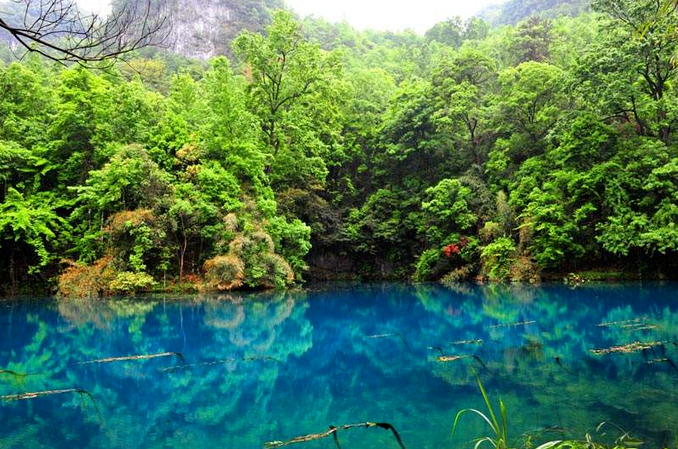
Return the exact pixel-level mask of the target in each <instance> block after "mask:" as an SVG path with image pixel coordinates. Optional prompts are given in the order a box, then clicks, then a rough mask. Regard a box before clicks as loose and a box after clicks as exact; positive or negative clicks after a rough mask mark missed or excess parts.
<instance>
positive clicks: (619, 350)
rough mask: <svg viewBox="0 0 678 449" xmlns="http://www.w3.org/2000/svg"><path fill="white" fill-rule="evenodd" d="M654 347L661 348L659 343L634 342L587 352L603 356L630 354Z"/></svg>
mask: <svg viewBox="0 0 678 449" xmlns="http://www.w3.org/2000/svg"><path fill="white" fill-rule="evenodd" d="M656 346H662V343H661V342H658V341H653V342H650V343H641V342H639V341H635V342H633V343H629V344H627V345H622V346H612V347H611V348H605V349H589V352H591V353H592V354H595V355H605V354H632V353H634V352H641V351H646V350H648V349H652V348H654V347H656Z"/></svg>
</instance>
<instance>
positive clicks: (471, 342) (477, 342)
mask: <svg viewBox="0 0 678 449" xmlns="http://www.w3.org/2000/svg"><path fill="white" fill-rule="evenodd" d="M450 344H451V345H455V346H459V345H482V344H483V340H458V341H453V342H452V343H450Z"/></svg>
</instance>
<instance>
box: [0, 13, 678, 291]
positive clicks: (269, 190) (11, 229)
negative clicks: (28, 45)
mask: <svg viewBox="0 0 678 449" xmlns="http://www.w3.org/2000/svg"><path fill="white" fill-rule="evenodd" d="M594 7H595V10H596V11H597V12H596V13H591V14H585V15H582V16H580V17H578V18H560V19H557V20H546V19H538V18H531V19H528V20H526V21H523V22H521V23H519V24H518V25H517V26H516V27H503V28H499V29H489V28H488V26H487V25H486V24H485V23H484V22H482V21H480V20H478V19H472V20H469V21H467V22H462V21H461V20H448V21H446V22H442V23H440V24H438V25H436V27H434V28H433V29H432V30H431V31H429V32H428V33H426V35H425V36H419V35H416V34H414V33H411V32H406V33H401V34H393V33H376V32H357V31H355V30H353V29H351V28H350V27H348V26H347V25H346V24H338V25H330V24H327V23H325V22H322V21H319V20H315V19H306V20H305V21H304V22H302V23H301V24H299V23H297V22H296V21H295V19H294V18H293V17H292V16H291V15H290V14H289V13H286V12H278V13H276V15H275V16H274V18H273V22H272V24H271V25H270V27H269V28H268V30H267V32H266V34H265V35H261V34H258V33H254V32H247V31H246V32H244V33H242V34H241V35H240V36H239V37H238V38H237V39H236V40H235V41H234V42H233V53H234V55H235V57H234V58H233V60H232V61H229V60H228V59H226V58H225V57H219V58H216V59H213V60H212V61H210V62H209V63H206V64H202V63H198V62H195V61H193V62H191V61H184V60H182V59H177V58H174V57H170V56H166V55H165V56H162V55H160V56H158V57H157V58H155V59H148V58H141V57H140V58H138V59H135V60H132V61H131V62H130V63H129V65H121V66H120V67H119V68H117V69H115V68H114V69H109V70H107V71H101V72H96V71H95V72H92V71H87V70H84V69H82V68H79V67H69V68H63V67H56V66H53V65H51V64H49V63H48V62H45V61H40V60H37V59H31V58H28V59H27V60H25V61H24V62H21V63H18V62H13V63H9V62H8V63H7V64H4V65H0V187H1V189H0V210H1V211H2V213H1V214H0V283H2V284H3V285H5V287H6V290H9V291H16V290H17V289H18V288H19V287H20V286H28V287H30V288H35V287H39V286H45V287H47V286H50V285H55V284H56V278H55V276H57V275H58V274H59V273H64V275H63V276H62V277H61V285H62V290H64V291H69V292H71V294H79V295H83V296H87V295H90V294H97V293H99V294H100V293H102V292H103V293H110V292H125V291H131V290H135V289H137V287H136V286H138V288H141V289H143V288H149V287H150V282H149V281H148V280H149V277H148V276H151V277H152V278H153V279H154V281H155V282H156V283H158V284H157V285H164V286H167V287H168V288H169V286H171V285H174V284H176V283H178V284H182V283H186V282H188V283H191V284H194V285H198V284H200V285H202V286H203V287H205V288H217V289H230V288H237V287H249V288H260V287H282V286H285V285H289V284H291V283H292V282H294V281H300V280H301V279H302V277H304V276H306V277H309V276H311V277H315V278H327V277H334V276H360V277H376V278H383V277H392V278H401V279H404V278H409V277H411V276H414V278H415V279H417V280H422V281H423V280H434V279H441V278H442V279H445V280H447V281H459V280H463V279H469V278H472V277H474V276H478V277H481V278H485V279H490V280H495V281H502V280H508V279H514V280H523V281H527V280H530V281H534V280H537V279H539V277H540V275H543V274H551V273H555V274H559V273H563V272H570V271H577V270H590V269H596V268H607V269H609V268H613V269H622V270H626V271H630V272H633V273H639V274H641V275H643V274H646V273H653V274H654V275H661V274H662V273H663V274H670V273H671V270H672V269H674V268H675V265H676V260H677V259H676V254H677V252H678V227H677V225H676V223H678V181H677V179H678V146H677V142H676V135H675V132H674V130H675V127H676V120H677V119H678V115H677V113H678V92H676V89H675V78H676V73H678V68H677V67H676V65H675V64H674V56H675V55H676V51H677V50H678V48H677V47H678V40H676V39H675V37H674V36H673V34H672V33H667V32H666V30H672V29H676V27H677V26H678V15H677V14H676V13H675V12H672V11H668V10H666V9H665V8H661V5H659V6H657V5H656V4H655V2H653V1H649V0H625V1H617V0H598V1H597V2H596V3H595V4H594ZM64 260H68V263H67V264H64V263H63V261H64ZM308 265H310V268H311V269H310V271H309V270H308V268H309V267H308ZM64 270H65V271H64ZM91 270H94V271H91ZM97 273H99V274H97ZM106 273H107V274H106ZM103 274H106V276H103ZM83 276H84V278H88V279H92V278H96V279H100V280H101V279H105V280H104V281H101V282H103V284H101V282H99V283H97V282H94V283H93V284H92V285H96V286H95V287H93V289H89V288H86V289H83V290H82V291H79V292H74V290H78V289H77V288H75V289H74V288H73V287H74V285H73V280H74V279H75V280H77V279H83ZM202 278H204V282H202V283H201V282H199V281H200V279H202ZM69 282H70V284H69ZM78 282H79V281H76V282H75V283H76V284H77V283H78ZM88 285H89V284H88Z"/></svg>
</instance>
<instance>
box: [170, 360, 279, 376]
mask: <svg viewBox="0 0 678 449" xmlns="http://www.w3.org/2000/svg"><path fill="white" fill-rule="evenodd" d="M257 360H264V361H269V362H274V363H277V364H279V365H280V366H282V367H283V368H284V369H285V370H288V368H287V367H286V366H285V364H284V363H283V362H281V361H280V360H278V359H276V358H274V357H270V356H246V357H242V358H239V359H236V358H228V359H220V360H213V361H211V362H200V363H190V364H184V365H177V366H170V367H167V368H162V369H160V371H161V372H163V373H173V372H176V371H181V370H187V369H191V368H197V367H204V366H217V365H224V364H226V363H229V362H254V361H257Z"/></svg>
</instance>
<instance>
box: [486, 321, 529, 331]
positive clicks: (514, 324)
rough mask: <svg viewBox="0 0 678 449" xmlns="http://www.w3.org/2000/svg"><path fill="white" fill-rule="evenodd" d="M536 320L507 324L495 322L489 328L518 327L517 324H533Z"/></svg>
mask: <svg viewBox="0 0 678 449" xmlns="http://www.w3.org/2000/svg"><path fill="white" fill-rule="evenodd" d="M535 323H536V321H522V322H520V323H509V324H495V325H492V326H490V329H496V328H499V327H518V326H527V325H528V324H535Z"/></svg>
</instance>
